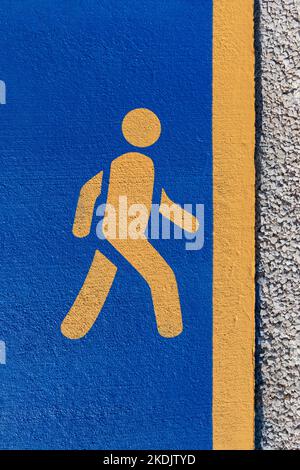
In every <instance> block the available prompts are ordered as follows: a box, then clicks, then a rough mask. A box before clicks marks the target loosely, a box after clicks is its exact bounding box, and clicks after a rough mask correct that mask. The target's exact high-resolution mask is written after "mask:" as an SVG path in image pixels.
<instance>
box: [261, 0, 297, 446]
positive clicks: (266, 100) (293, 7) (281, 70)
mask: <svg viewBox="0 0 300 470" xmlns="http://www.w3.org/2000/svg"><path fill="white" fill-rule="evenodd" d="M255 4H256V5H255V22H256V38H255V43H256V44H255V46H256V79H257V85H256V99H257V102H256V110H257V123H256V126H257V148H256V171H257V313H256V320H257V349H256V356H257V357H256V360H257V367H256V384H257V385H256V387H257V390H256V446H257V448H262V449H300V376H299V372H300V228H299V227H300V178H299V176H300V125H299V119H300V113H299V102H300V75H299V71H300V59H299V58H300V40H299V28H300V23H299V17H300V0H255Z"/></svg>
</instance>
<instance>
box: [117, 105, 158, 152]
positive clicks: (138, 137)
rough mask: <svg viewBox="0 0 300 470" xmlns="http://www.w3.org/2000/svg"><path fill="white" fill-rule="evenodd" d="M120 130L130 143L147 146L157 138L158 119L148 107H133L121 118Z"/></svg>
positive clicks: (136, 145)
mask: <svg viewBox="0 0 300 470" xmlns="http://www.w3.org/2000/svg"><path fill="white" fill-rule="evenodd" d="M122 132H123V135H124V137H125V139H126V140H127V142H129V143H130V144H131V145H134V146H135V147H149V146H150V145H153V144H154V143H155V142H156V141H157V140H158V139H159V136H160V133H161V125H160V120H159V119H158V117H157V116H156V114H154V113H153V112H152V111H150V109H146V108H137V109H133V110H132V111H129V113H127V114H126V116H125V117H124V119H123V122H122Z"/></svg>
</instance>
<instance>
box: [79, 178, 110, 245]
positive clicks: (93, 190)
mask: <svg viewBox="0 0 300 470" xmlns="http://www.w3.org/2000/svg"><path fill="white" fill-rule="evenodd" d="M102 177H103V171H100V173H97V175H95V176H94V177H93V178H91V179H90V180H89V181H87V182H86V183H85V184H84V185H83V186H82V188H81V190H80V194H79V198H78V203H77V208H76V213H75V219H74V223H73V230H72V231H73V235H74V236H75V237H78V238H83V237H86V236H87V235H89V233H90V230H91V224H92V219H93V213H94V208H95V203H96V199H97V198H98V197H99V196H100V194H101V186H102Z"/></svg>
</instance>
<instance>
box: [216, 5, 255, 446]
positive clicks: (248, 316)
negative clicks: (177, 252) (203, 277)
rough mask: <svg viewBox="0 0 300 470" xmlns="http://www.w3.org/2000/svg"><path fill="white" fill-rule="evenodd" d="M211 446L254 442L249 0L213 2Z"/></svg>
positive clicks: (251, 127) (253, 127)
mask: <svg viewBox="0 0 300 470" xmlns="http://www.w3.org/2000/svg"><path fill="white" fill-rule="evenodd" d="M213 49H214V51H213V155H214V287H213V308H214V327H213V351H214V365H213V447H214V449H217V450H218V449H253V447H254V197H255V191H254V179H255V178H254V142H255V132H254V129H255V126H254V122H255V120H254V46H253V0H214V47H213Z"/></svg>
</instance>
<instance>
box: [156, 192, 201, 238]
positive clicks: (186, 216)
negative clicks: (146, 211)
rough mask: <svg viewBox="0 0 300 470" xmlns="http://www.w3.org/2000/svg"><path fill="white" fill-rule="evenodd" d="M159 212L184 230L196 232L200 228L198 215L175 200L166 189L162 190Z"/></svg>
mask: <svg viewBox="0 0 300 470" xmlns="http://www.w3.org/2000/svg"><path fill="white" fill-rule="evenodd" d="M159 212H160V213H161V215H163V216H164V217H166V218H167V219H169V220H170V221H171V222H173V224H175V225H177V226H178V227H180V228H182V230H186V231H187V232H190V233H195V232H197V230H198V228H199V220H198V219H197V217H195V216H194V215H193V214H191V213H190V212H187V211H186V210H184V209H183V208H182V207H180V206H179V205H178V204H176V203H175V202H173V201H172V200H171V199H170V198H169V197H168V195H167V193H166V192H165V190H164V189H163V190H162V192H161V198H160V206H159Z"/></svg>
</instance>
